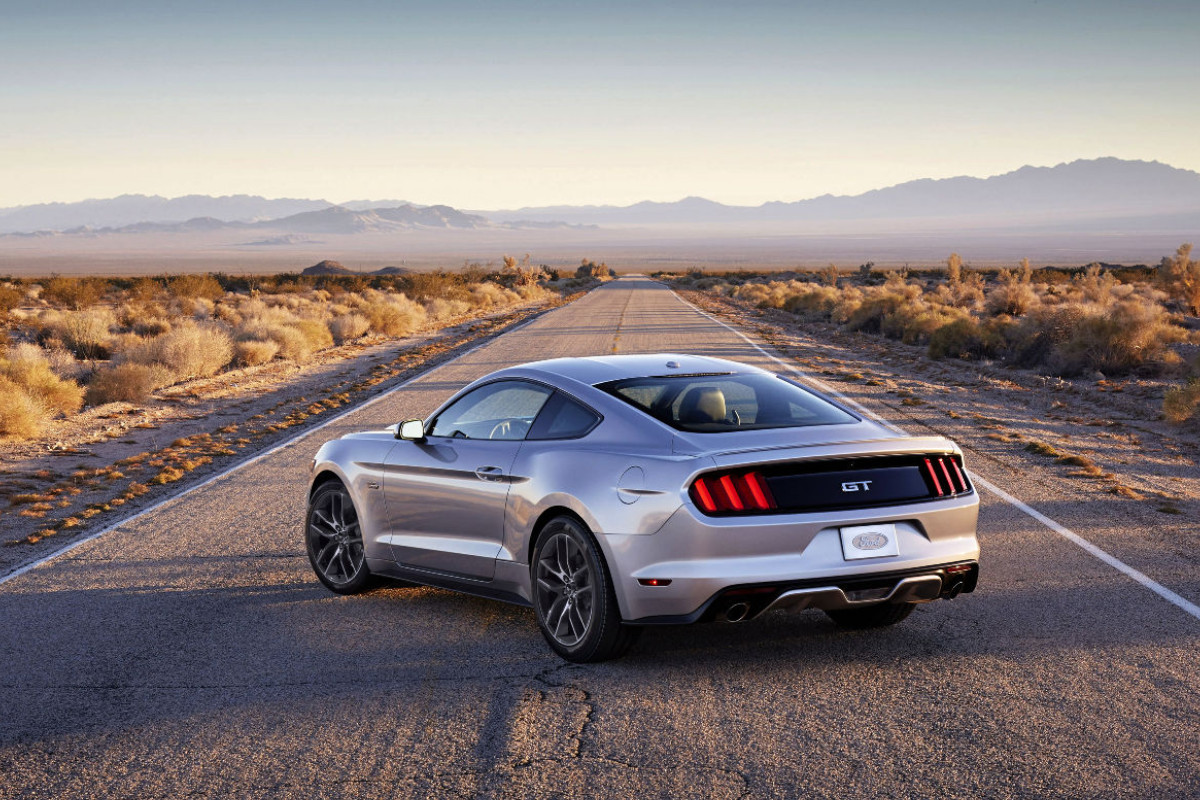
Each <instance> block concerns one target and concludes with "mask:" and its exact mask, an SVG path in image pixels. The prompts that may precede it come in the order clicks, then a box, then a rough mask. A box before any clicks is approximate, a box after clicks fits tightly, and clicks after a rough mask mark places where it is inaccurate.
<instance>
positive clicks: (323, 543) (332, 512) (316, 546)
mask: <svg viewBox="0 0 1200 800" xmlns="http://www.w3.org/2000/svg"><path fill="white" fill-rule="evenodd" d="M304 541H305V546H306V548H307V550H308V563H309V564H311V565H312V568H313V572H315V573H316V574H317V578H318V579H319V580H320V581H321V583H323V584H325V586H326V587H327V588H328V589H329V590H330V591H334V592H337V593H338V594H358V593H359V592H364V591H366V590H367V589H370V588H371V587H372V586H375V585H376V584H377V583H378V579H377V578H376V576H374V575H372V574H371V572H370V570H368V569H367V557H366V551H365V550H364V549H363V540H362V528H361V527H359V524H358V511H357V510H356V509H355V508H354V501H353V500H352V499H351V497H350V492H349V491H348V490H347V489H346V487H345V486H343V485H342V484H341V483H340V482H338V481H331V482H329V483H325V484H322V485H321V486H320V487H318V488H317V490H316V491H315V492H313V496H312V499H311V500H310V501H309V504H308V512H307V513H306V514H305V515H304Z"/></svg>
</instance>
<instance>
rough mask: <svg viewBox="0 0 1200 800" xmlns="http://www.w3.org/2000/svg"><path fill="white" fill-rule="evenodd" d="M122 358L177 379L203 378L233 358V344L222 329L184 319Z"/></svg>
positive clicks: (214, 372)
mask: <svg viewBox="0 0 1200 800" xmlns="http://www.w3.org/2000/svg"><path fill="white" fill-rule="evenodd" d="M123 355H124V358H125V360H126V361H129V362H132V363H135V364H145V365H147V366H150V365H154V364H159V365H161V366H164V367H166V368H167V369H169V370H170V371H171V373H172V374H173V375H174V376H175V377H176V378H177V379H186V378H207V377H209V376H210V375H215V374H217V373H218V372H220V371H221V369H222V368H224V367H225V365H226V364H228V363H229V362H230V361H231V360H232V359H233V342H232V341H231V340H230V338H229V334H228V333H226V332H225V330H224V329H222V328H219V327H217V326H215V325H201V324H198V323H195V322H192V321H190V320H188V321H185V322H183V323H182V324H180V325H179V326H177V327H176V328H174V329H173V330H171V331H170V332H169V333H164V334H163V335H161V336H156V337H154V338H153V339H149V340H146V341H144V342H143V343H142V344H141V345H139V346H137V347H133V348H130V349H129V350H127V351H126V352H125V353H124V354H123Z"/></svg>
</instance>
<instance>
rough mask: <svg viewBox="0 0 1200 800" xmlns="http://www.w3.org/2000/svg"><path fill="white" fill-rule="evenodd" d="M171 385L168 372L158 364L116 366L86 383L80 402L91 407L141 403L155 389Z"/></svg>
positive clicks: (169, 371)
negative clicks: (107, 404) (83, 400)
mask: <svg viewBox="0 0 1200 800" xmlns="http://www.w3.org/2000/svg"><path fill="white" fill-rule="evenodd" d="M173 381H174V375H173V374H172V372H171V370H169V369H167V368H166V367H164V366H162V365H161V364H136V363H127V364H117V365H116V366H114V367H109V368H107V369H102V370H99V371H98V372H96V374H95V375H94V376H93V377H92V379H91V380H90V381H89V382H88V386H87V393H86V394H85V395H84V399H85V401H86V402H87V404H88V405H91V406H98V405H102V404H104V403H115V402H118V401H124V402H127V403H143V402H145V401H146V398H148V397H149V396H150V393H151V392H153V391H154V390H155V389H160V388H162V387H163V386H167V385H169V384H170V383H172V382H173Z"/></svg>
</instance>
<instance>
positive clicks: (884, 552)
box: [839, 522, 900, 561]
mask: <svg viewBox="0 0 1200 800" xmlns="http://www.w3.org/2000/svg"><path fill="white" fill-rule="evenodd" d="M839 532H840V533H841V534H842V556H843V557H845V559H846V560H847V561H854V560H855V559H859V558H880V557H882V556H898V555H900V542H899V541H898V537H897V536H896V524H895V523H894V522H883V523H880V524H878V525H854V526H852V527H849V528H841V529H840V531H839Z"/></svg>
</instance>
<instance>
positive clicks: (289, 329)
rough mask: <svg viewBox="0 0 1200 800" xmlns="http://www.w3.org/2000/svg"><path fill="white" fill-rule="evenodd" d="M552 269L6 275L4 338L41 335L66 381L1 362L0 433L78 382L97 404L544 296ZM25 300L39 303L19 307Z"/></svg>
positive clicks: (27, 427) (29, 420) (39, 420)
mask: <svg viewBox="0 0 1200 800" xmlns="http://www.w3.org/2000/svg"><path fill="white" fill-rule="evenodd" d="M543 278H545V276H544V275H543V274H542V273H541V271H540V270H537V269H533V268H529V269H525V268H522V269H519V270H515V271H511V272H510V273H508V274H504V275H499V274H493V275H489V274H488V273H487V272H486V271H484V270H483V269H482V268H478V267H472V268H471V269H469V270H464V271H463V272H435V273H422V274H415V275H407V276H401V277H377V278H374V277H373V278H360V277H347V278H340V277H329V276H324V277H309V276H299V275H292V276H279V277H274V278H271V277H267V278H264V277H235V276H228V275H219V274H218V275H184V276H176V277H172V278H166V277H163V278H139V279H136V280H131V279H125V278H112V279H96V278H60V277H55V278H51V279H43V280H40V281H26V280H21V279H11V280H6V281H4V282H2V283H0V316H2V317H5V318H11V317H16V319H15V321H12V322H10V323H9V325H8V326H7V327H6V328H4V329H0V346H3V345H4V344H5V343H6V341H7V338H8V337H9V336H12V337H13V338H16V339H18V340H21V339H25V340H36V343H37V345H36V346H40V348H41V349H42V350H43V351H44V352H45V354H50V357H49V362H50V365H51V370H52V372H53V373H56V375H57V377H58V379H59V382H58V383H53V384H51V383H46V384H44V385H42V386H41V389H40V390H39V391H38V392H32V393H31V391H29V388H30V387H29V386H27V385H26V383H25V382H24V381H23V379H19V378H14V377H12V376H9V375H7V374H5V373H4V372H3V371H0V378H3V380H2V382H0V435H3V436H12V437H22V438H29V437H36V436H38V435H40V434H41V433H42V432H43V431H44V430H45V427H46V422H47V421H48V420H49V419H51V418H52V417H53V416H54V414H57V413H61V412H66V413H71V412H72V411H73V410H76V409H78V407H79V405H78V404H79V401H80V400H81V399H82V398H83V397H84V394H83V390H82V389H81V388H80V387H79V386H78V384H79V383H86V384H87V393H86V398H87V401H88V402H89V403H92V404H97V403H106V402H112V401H116V400H123V401H128V402H141V401H143V400H145V399H146V398H147V397H148V396H149V395H150V394H151V393H152V392H153V391H154V390H155V389H156V388H160V387H162V386H164V385H168V384H169V383H174V382H177V381H182V380H187V379H190V378H200V377H209V376H211V375H214V374H216V373H218V372H220V371H222V370H224V369H226V368H227V367H229V366H230V365H232V364H236V365H238V366H247V367H249V366H256V365H260V364H266V363H268V362H270V361H273V360H275V359H287V360H293V361H297V362H303V361H307V360H310V359H311V358H312V357H313V356H314V354H315V353H317V352H319V351H322V350H325V349H327V348H330V347H332V346H334V345H335V344H343V343H346V342H351V341H355V340H358V339H361V338H362V337H364V336H369V335H372V334H373V335H375V336H383V337H400V336H407V335H410V334H412V333H415V332H416V331H418V330H420V329H421V328H422V327H424V326H425V325H427V324H428V323H429V322H430V321H431V320H433V321H437V322H444V321H447V320H451V319H453V318H455V317H458V316H460V315H462V314H466V313H468V312H471V311H474V310H479V309H495V308H501V307H505V306H509V305H514V304H517V303H522V302H527V301H531V300H541V299H544V298H546V297H549V296H550V293H548V292H547V291H546V289H545V288H544V287H543V286H541V285H539V283H538V281H539V280H541V279H543ZM554 296H556V297H557V295H554ZM101 302H102V303H103V305H102V306H98V305H97V303H101ZM22 304H33V305H35V306H38V308H37V310H35V311H33V312H29V311H24V310H19V309H18V310H16V311H12V310H13V309H17V307H18V305H22ZM10 311H12V314H9V312H10ZM29 346H35V345H33V344H32V342H29ZM109 359H111V363H105V362H106V361H108V360H109ZM43 360H45V359H43ZM64 387H67V388H64ZM70 387H73V388H70ZM64 393H66V395H64ZM47 395H54V396H49V397H48V396H47ZM63 396H67V397H68V401H69V402H64V401H63V400H62V397H63ZM70 397H74V398H75V399H73V400H71V399H70Z"/></svg>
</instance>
